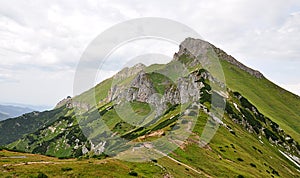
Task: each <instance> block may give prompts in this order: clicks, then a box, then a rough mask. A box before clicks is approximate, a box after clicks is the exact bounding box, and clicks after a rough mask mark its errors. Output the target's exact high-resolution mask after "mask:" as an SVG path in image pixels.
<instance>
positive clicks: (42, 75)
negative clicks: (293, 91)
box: [0, 0, 300, 104]
mask: <svg viewBox="0 0 300 178" xmlns="http://www.w3.org/2000/svg"><path fill="white" fill-rule="evenodd" d="M299 12H300V4H299V0H285V1H283V0H274V1H258V0H246V1H240V0H215V1H206V0H189V1H173V0H165V1H161V0H159V1H158V0H157V1H140V0H133V1H130V2H128V1H123V0H116V1H108V0H101V1H97V0H88V1H80V0H64V1H61V0H53V1H35V2H34V1H19V0H10V1H1V2H0V57H1V63H0V92H1V93H3V95H2V96H0V100H4V102H5V101H7V102H25V103H26V102H29V103H32V104H34V103H40V104H54V103H55V102H54V100H58V99H60V98H61V97H62V95H67V94H70V92H72V81H73V76H72V75H71V74H73V73H74V70H75V68H76V65H77V62H78V61H79V59H80V56H81V54H82V52H83V51H84V50H85V48H86V47H87V45H88V43H89V42H90V41H91V40H93V39H94V38H95V37H96V36H97V35H98V34H99V33H101V32H102V31H104V30H106V29H107V28H109V27H111V26H112V25H114V24H116V23H118V22H122V21H124V20H127V19H132V18H138V17H152V16H154V17H163V18H169V19H172V20H177V21H179V22H182V23H184V24H187V25H188V26H190V27H192V28H193V29H195V30H196V31H198V32H199V33H200V35H202V36H203V37H204V39H207V40H209V41H210V42H212V43H214V44H216V45H217V46H219V47H221V48H223V49H224V50H225V51H227V52H228V53H230V54H232V55H233V56H235V57H236V58H237V59H238V60H240V61H242V62H244V63H245V64H246V65H250V66H251V67H254V68H256V69H259V70H261V71H262V72H263V73H264V74H265V75H266V76H270V77H272V76H276V77H272V78H271V79H272V80H274V81H277V82H278V83H282V82H283V81H284V80H285V81H286V82H289V83H295V82H296V83H300V81H299V79H298V77H297V76H300V70H298V69H296V67H295V65H296V64H299V63H300V62H299V59H300V50H299V49H300V45H299V44H300V43H299V41H300V29H299V28H300V13H299ZM157 47H158V46H156V48H157ZM135 49H136V50H139V51H143V48H142V45H137V46H135ZM146 49H149V46H147V48H146ZM151 49H152V48H151ZM169 49H171V48H169V47H167V46H166V47H165V49H163V50H166V51H167V50H169ZM172 49H173V48H172ZM153 50H156V49H155V48H153ZM174 52H175V51H174ZM125 54H126V53H125ZM127 55H131V53H128V54H127ZM124 56H125V55H124V52H123V53H122V52H119V53H118V54H116V56H115V58H112V59H111V61H112V62H113V63H112V65H111V66H114V65H113V64H114V63H116V62H117V61H118V59H119V60H121V58H122V57H124ZM291 67H292V68H291ZM115 69H116V68H113V67H112V68H110V69H107V70H106V71H107V76H109V75H111V74H112V73H113V72H115V71H116V70H115ZM275 69H276V70H275ZM278 73H280V75H279V74H278ZM36 75H39V77H37V76H36ZM57 75H58V76H57ZM54 76H56V78H53V77H54ZM30 77H33V78H34V80H33V79H32V80H30ZM9 80H10V81H19V83H16V82H10V84H8V83H3V82H4V81H9ZM25 81H26V82H25ZM33 81H34V82H33ZM46 81H47V82H46ZM57 83H59V84H60V86H62V87H63V89H59V90H58V89H57V86H56V85H57ZM289 83H287V85H285V87H292V86H291V85H289ZM67 84H68V85H67ZM53 86H55V87H53ZM13 87H15V88H13ZM18 88H23V89H24V92H25V93H27V94H26V95H24V94H22V93H20V92H18V91H17V89H18ZM35 88H39V89H40V91H44V93H43V94H45V92H49V93H52V95H53V96H47V95H44V96H45V98H44V99H43V102H44V103H42V101H40V99H39V97H36V95H37V94H36V93H39V92H36V93H31V91H32V90H34V89H35ZM40 93H41V92H40ZM4 95H5V96H4ZM26 97H28V98H29V99H28V98H27V99H26ZM16 100H22V101H16Z"/></svg>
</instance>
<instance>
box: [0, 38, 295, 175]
mask: <svg viewBox="0 0 300 178" xmlns="http://www.w3.org/2000/svg"><path fill="white" fill-rule="evenodd" d="M187 42H189V43H188V44H186V43H187ZM197 45H198V46H197ZM211 50H217V49H216V47H214V46H213V45H211V44H210V43H208V42H205V41H203V40H196V39H191V38H188V39H187V41H186V40H185V41H184V42H183V43H182V45H181V46H180V49H179V52H177V53H175V55H174V59H173V60H172V61H171V62H170V63H168V64H165V65H159V67H158V66H157V65H154V66H155V67H154V69H153V66H148V67H145V66H143V65H137V66H135V67H134V66H133V67H131V68H125V69H123V70H122V71H123V72H122V71H120V72H119V73H118V74H117V75H116V76H117V77H112V78H109V79H106V80H104V81H103V82H101V83H100V84H98V85H97V86H95V87H94V88H92V89H90V90H88V91H86V92H84V93H83V94H81V95H78V96H75V97H73V98H71V97H68V98H67V99H66V100H64V101H63V102H61V103H60V104H59V105H57V107H56V109H55V110H52V111H48V112H47V113H44V112H42V113H38V114H36V115H34V116H30V117H28V116H27V118H28V120H31V119H32V120H33V123H32V124H33V125H32V127H33V129H30V130H26V131H25V132H22V133H21V134H19V135H18V137H14V138H13V139H11V142H10V143H9V144H8V145H7V147H8V148H9V149H12V150H15V151H25V152H31V153H38V154H44V155H50V156H56V157H62V158H63V157H99V158H100V159H105V158H106V157H107V156H108V157H111V158H123V159H124V158H126V159H132V158H130V156H132V153H133V152H134V151H135V154H136V155H139V154H142V155H143V156H144V157H145V158H148V157H147V154H145V153H144V152H143V150H144V149H148V148H150V147H151V146H152V147H153V148H155V149H157V150H158V151H159V152H161V151H160V149H161V148H160V147H159V145H160V143H161V142H160V139H161V138H164V137H167V138H168V140H169V141H170V143H169V144H170V145H173V146H171V147H167V148H165V149H166V150H169V149H171V148H173V147H175V148H176V149H175V148H174V150H170V151H171V152H170V153H169V154H168V155H169V157H170V158H171V161H172V159H174V160H179V161H181V162H183V163H185V164H188V165H190V166H191V168H193V169H195V170H199V171H200V170H201V171H203V172H204V173H206V174H207V175H213V176H216V177H220V176H222V175H223V176H224V174H222V172H224V171H225V172H226V173H228V174H231V175H232V176H237V175H245V176H253V175H256V176H266V175H268V176H287V175H289V174H290V173H289V171H288V170H290V171H291V172H292V173H293V175H295V176H298V175H299V172H297V164H299V163H300V160H299V155H300V152H299V150H300V146H299V142H298V141H299V140H298V139H297V138H299V137H297V136H299V131H298V129H299V127H298V125H297V123H298V124H299V120H300V118H299V115H297V110H294V109H293V107H295V108H297V106H299V104H300V101H299V100H297V99H294V98H293V96H294V95H291V94H289V93H283V94H280V95H277V92H278V93H280V91H281V90H280V88H278V86H277V87H276V85H274V84H272V83H269V81H268V80H267V79H265V78H264V77H263V75H262V74H260V73H257V72H255V70H252V69H250V68H245V67H243V65H240V64H241V63H239V62H238V61H237V60H235V59H234V58H233V57H231V56H229V57H227V56H228V55H227V54H226V53H225V52H224V51H221V50H219V51H218V50H217V52H214V53H213V55H211V53H210V52H211ZM195 56H197V57H198V56H200V59H201V60H202V62H203V63H204V65H206V64H207V63H209V60H210V58H211V57H212V56H213V57H217V58H218V59H220V63H221V66H222V67H223V70H224V74H225V78H226V79H227V80H226V86H228V87H227V88H224V87H225V85H222V82H221V81H219V80H218V78H215V76H213V75H212V74H211V73H210V72H209V71H207V70H205V69H203V66H202V65H203V64H200V63H199V61H198V60H197V59H196V57H195ZM224 58H227V59H224ZM233 59H234V60H235V61H237V62H235V61H234V60H233ZM182 64H184V65H185V66H187V67H186V68H180V66H182ZM130 70H132V71H130ZM118 75H119V76H118ZM166 76H167V77H166ZM216 86H218V87H216ZM249 86H252V87H253V88H251V87H249ZM266 86H268V87H266ZM222 87H223V88H224V89H225V92H224V91H222V90H219V89H220V88H222ZM269 90H271V91H273V90H274V91H275V92H274V91H273V92H269ZM253 93H254V94H255V96H253ZM212 96H214V97H212ZM279 97H283V98H286V101H291V102H292V103H295V106H285V107H284V108H282V107H283V106H284V105H282V102H281V101H278V98H279ZM91 98H92V99H91ZM279 99H280V98H279ZM90 100H93V101H96V103H92V102H90ZM213 100H215V101H216V100H217V101H218V102H217V105H215V108H214V107H213ZM261 100H262V101H263V102H261ZM264 103H266V104H264ZM126 104H127V105H126ZM126 106H129V107H130V109H128V108H127V107H126ZM223 106H224V111H225V114H224V116H222V117H220V116H219V115H218V113H219V112H220V111H219V110H218V108H219V109H221V108H222V107H223ZM268 107H271V108H275V110H277V108H279V109H278V110H279V111H282V114H281V115H284V114H289V115H288V116H286V117H281V115H279V114H276V115H273V112H270V111H269V108H268ZM153 108H155V109H156V110H155V109H153ZM214 109H216V113H213V112H214ZM153 110H155V111H156V114H152V113H153V112H152V111H153ZM271 111H273V110H271ZM279 116H280V117H279ZM38 118H43V119H42V120H41V122H40V123H39V125H38V126H35V125H34V123H35V122H36V121H35V120H37V119H38ZM193 118H197V122H193ZM293 118H295V120H294V121H293V120H292V119H293ZM20 120H22V121H24V118H15V119H10V120H9V121H6V122H0V127H1V129H0V132H3V128H5V127H7V126H11V125H13V126H14V127H15V128H16V130H18V129H19V128H22V127H24V124H23V123H21V124H20V123H19V122H20ZM25 122H26V121H25ZM7 123H10V124H9V125H7V126H5V127H3V124H7ZM16 123H19V126H15V125H16ZM294 123H295V124H294ZM104 126H105V127H107V128H105V127H104ZM207 129H208V130H209V131H212V132H213V131H215V136H214V137H212V138H211V139H212V140H211V141H210V142H209V139H210V138H209V135H205V133H206V130H207ZM1 134H2V133H1ZM174 134H175V135H174ZM176 134H177V135H176ZM178 134H179V135H178ZM203 134H204V135H203ZM12 141H13V142H12ZM156 141H157V142H156ZM7 142H8V141H6V142H5V143H7ZM145 142H146V143H147V144H145ZM0 143H3V138H2V137H0ZM199 145H202V146H199ZM203 146H204V147H203ZM177 147H178V148H177ZM116 148H117V149H116ZM139 150H140V151H141V152H140V153H139ZM281 152H283V153H284V154H285V155H284V154H282V153H281ZM135 154H133V156H136V155H135ZM160 159H164V158H157V159H156V158H152V160H151V159H150V162H151V161H153V160H155V161H157V160H158V162H159V160H160ZM288 159H292V160H293V161H295V162H296V165H295V164H294V163H291V162H290V161H289V160H288ZM174 160H173V161H172V163H170V164H171V165H173V166H174V165H175V164H176V165H177V164H178V163H177V162H176V161H174ZM203 160H209V161H208V162H207V163H206V162H203ZM274 160H276V161H280V162H281V164H275V163H274ZM209 162H210V164H211V163H212V162H213V163H214V164H215V165H216V166H215V167H214V168H212V167H211V165H209ZM160 164H161V165H162V166H163V167H164V166H166V167H167V165H166V164H165V163H160ZM295 167H296V168H295ZM166 170H169V171H170V169H169V168H166ZM186 171H187V170H186ZM171 172H172V171H170V172H169V173H170V174H171ZM253 173H255V174H253ZM172 174H173V175H174V173H172ZM178 174H185V175H186V176H187V175H190V174H191V173H188V172H184V171H183V172H179V173H178ZM175 175H176V174H175ZM175 177H176V176H175Z"/></svg>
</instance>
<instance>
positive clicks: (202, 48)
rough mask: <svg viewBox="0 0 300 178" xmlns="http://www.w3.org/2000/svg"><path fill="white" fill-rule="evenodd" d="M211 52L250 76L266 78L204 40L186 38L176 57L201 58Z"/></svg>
mask: <svg viewBox="0 0 300 178" xmlns="http://www.w3.org/2000/svg"><path fill="white" fill-rule="evenodd" d="M209 50H212V51H213V52H214V53H215V54H216V55H217V57H218V58H219V59H221V60H225V61H227V62H229V63H231V64H233V65H235V66H237V67H238V68H240V69H241V70H244V71H246V72H248V73H249V74H251V75H253V76H255V77H256V78H264V76H263V74H262V73H260V72H259V71H257V70H254V69H251V68H250V67H247V66H245V65H244V64H242V63H241V62H239V61H238V60H236V59H235V58H234V57H232V56H231V55H228V54H227V53H226V52H224V51H223V50H222V49H220V48H218V47H216V46H214V45H213V44H211V43H209V42H207V41H205V40H202V39H194V38H190V37H189V38H186V39H185V40H184V41H183V42H182V43H181V44H180V46H179V51H178V53H176V55H178V56H180V55H182V54H186V53H188V54H189V55H191V54H193V56H194V57H195V56H199V55H203V54H207V52H208V51H209Z"/></svg>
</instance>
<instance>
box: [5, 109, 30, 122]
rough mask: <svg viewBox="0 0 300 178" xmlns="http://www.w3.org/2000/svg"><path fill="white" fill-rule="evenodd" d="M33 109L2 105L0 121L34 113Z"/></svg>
mask: <svg viewBox="0 0 300 178" xmlns="http://www.w3.org/2000/svg"><path fill="white" fill-rule="evenodd" d="M32 111H33V109H31V108H28V107H20V106H13V105H0V121H1V120H5V119H8V118H13V117H17V116H20V115H22V114H24V113H29V112H32Z"/></svg>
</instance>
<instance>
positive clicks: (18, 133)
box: [0, 108, 68, 145]
mask: <svg viewBox="0 0 300 178" xmlns="http://www.w3.org/2000/svg"><path fill="white" fill-rule="evenodd" d="M67 111H68V110H67V109H65V108H58V109H54V110H51V111H44V112H32V113H27V114H23V115H22V116H19V117H16V118H11V119H7V120H4V121H1V122H0V135H1V137H0V145H5V144H8V143H11V142H13V141H16V140H18V139H20V138H21V137H22V136H23V135H25V134H28V133H33V132H35V131H36V130H38V129H40V128H42V127H44V126H45V125H48V124H51V123H52V122H54V121H55V120H57V119H59V117H61V116H64V115H66V113H67Z"/></svg>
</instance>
